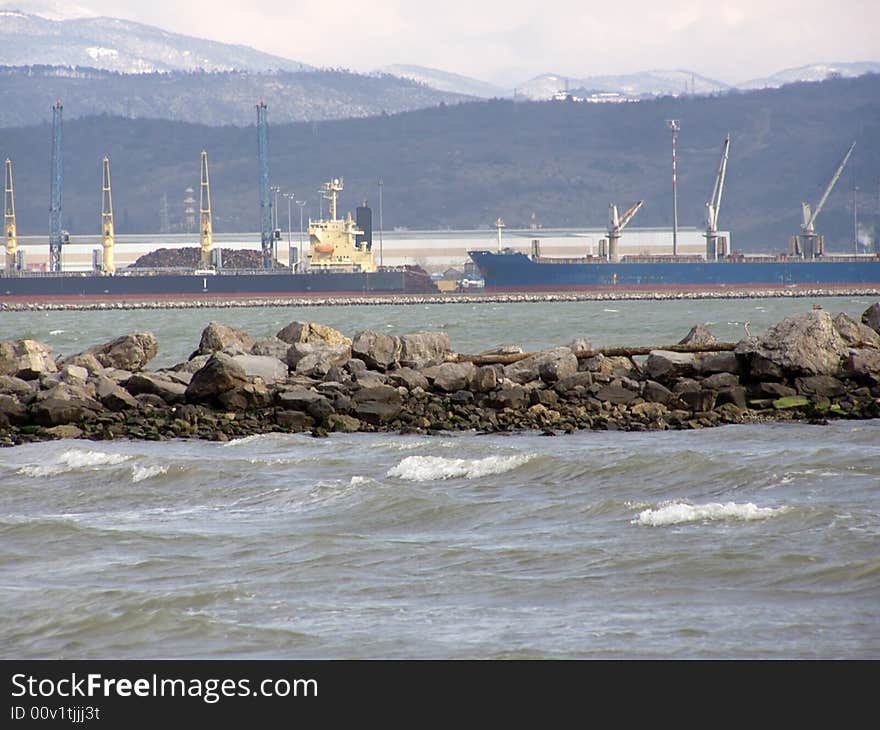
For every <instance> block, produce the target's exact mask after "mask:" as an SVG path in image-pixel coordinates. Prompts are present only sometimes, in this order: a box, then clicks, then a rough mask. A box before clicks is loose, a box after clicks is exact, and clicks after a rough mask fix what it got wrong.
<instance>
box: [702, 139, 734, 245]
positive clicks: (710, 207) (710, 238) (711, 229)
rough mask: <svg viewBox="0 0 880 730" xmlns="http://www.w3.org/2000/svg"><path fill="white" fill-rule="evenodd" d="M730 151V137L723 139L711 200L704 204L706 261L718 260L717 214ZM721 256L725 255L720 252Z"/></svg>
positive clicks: (719, 208) (719, 209)
mask: <svg viewBox="0 0 880 730" xmlns="http://www.w3.org/2000/svg"><path fill="white" fill-rule="evenodd" d="M729 150H730V135H729V134H728V135H727V137H726V138H725V139H724V145H723V146H722V148H721V162H720V163H719V165H718V174H717V175H716V176H715V187H714V188H713V189H712V198H711V199H710V200H709V202H708V203H706V260H707V261H717V260H718V213H719V212H720V211H721V193H722V192H723V191H724V177H725V175H726V174H727V153H728V151H729ZM721 253H722V255H723V254H725V253H727V252H726V251H722V252H721Z"/></svg>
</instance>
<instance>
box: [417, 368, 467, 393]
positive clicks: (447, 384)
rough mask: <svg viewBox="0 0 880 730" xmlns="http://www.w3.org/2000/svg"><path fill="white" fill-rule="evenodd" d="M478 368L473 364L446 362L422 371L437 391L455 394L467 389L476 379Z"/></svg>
mask: <svg viewBox="0 0 880 730" xmlns="http://www.w3.org/2000/svg"><path fill="white" fill-rule="evenodd" d="M475 371H476V367H475V366H474V364H473V363H472V362H446V363H443V364H442V365H433V366H431V367H428V368H425V369H424V370H422V374H423V375H424V376H425V377H426V378H427V379H428V381H429V382H431V383H432V384H433V385H434V387H435V388H436V389H437V390H442V391H443V392H445V393H454V392H455V391H457V390H464V389H465V388H467V387H468V386H469V385H470V383H471V380H472V379H473V377H474V372H475Z"/></svg>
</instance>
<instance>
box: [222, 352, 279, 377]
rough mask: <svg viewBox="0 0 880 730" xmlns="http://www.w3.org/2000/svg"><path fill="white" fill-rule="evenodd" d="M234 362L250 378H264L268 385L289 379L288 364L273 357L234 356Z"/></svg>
mask: <svg viewBox="0 0 880 730" xmlns="http://www.w3.org/2000/svg"><path fill="white" fill-rule="evenodd" d="M285 354H286V353H285ZM232 360H233V362H234V363H235V364H236V365H239V366H240V367H241V369H242V370H244V373H245V375H246V376H247V377H248V378H262V379H263V382H264V383H265V384H266V385H274V384H275V383H277V382H278V381H279V380H284V379H285V378H286V377H287V363H284V362H281V360H279V359H278V358H276V357H272V356H271V355H234V356H233V357H232Z"/></svg>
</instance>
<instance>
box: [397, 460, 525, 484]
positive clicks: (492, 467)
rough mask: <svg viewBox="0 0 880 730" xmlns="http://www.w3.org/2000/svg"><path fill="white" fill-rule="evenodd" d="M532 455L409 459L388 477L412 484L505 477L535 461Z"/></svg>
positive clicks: (402, 462) (401, 463)
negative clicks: (494, 476)
mask: <svg viewBox="0 0 880 730" xmlns="http://www.w3.org/2000/svg"><path fill="white" fill-rule="evenodd" d="M532 458H533V457H532V456H526V455H516V456H487V457H486V458H485V459H447V458H444V457H442V456H407V457H406V458H405V459H404V460H403V461H401V462H400V463H399V464H398V465H397V466H394V467H391V469H389V470H388V474H387V476H389V477H397V478H398V479H406V480H407V481H412V482H427V481H431V480H434V479H454V478H456V477H464V478H465V479H477V478H479V477H484V476H488V475H490V474H503V473H504V472H507V471H511V470H512V469H516V468H517V467H518V466H522V465H523V464H525V463H527V462H528V461H531V459H532Z"/></svg>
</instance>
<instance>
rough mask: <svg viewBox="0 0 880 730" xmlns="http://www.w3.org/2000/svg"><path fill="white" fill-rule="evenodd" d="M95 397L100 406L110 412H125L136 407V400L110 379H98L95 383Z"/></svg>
mask: <svg viewBox="0 0 880 730" xmlns="http://www.w3.org/2000/svg"><path fill="white" fill-rule="evenodd" d="M95 395H96V397H97V399H98V400H99V401H100V402H101V404H102V405H103V406H104V407H105V408H109V409H110V410H111V411H127V410H133V409H137V407H138V400H137V399H136V398H135V397H134V396H133V395H132V394H131V393H129V392H128V391H127V390H126V389H125V388H123V387H122V386H121V385H119V384H117V382H116V381H115V380H112V379H111V378H107V377H103V376H99V377H98V379H97V381H96V382H95Z"/></svg>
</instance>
